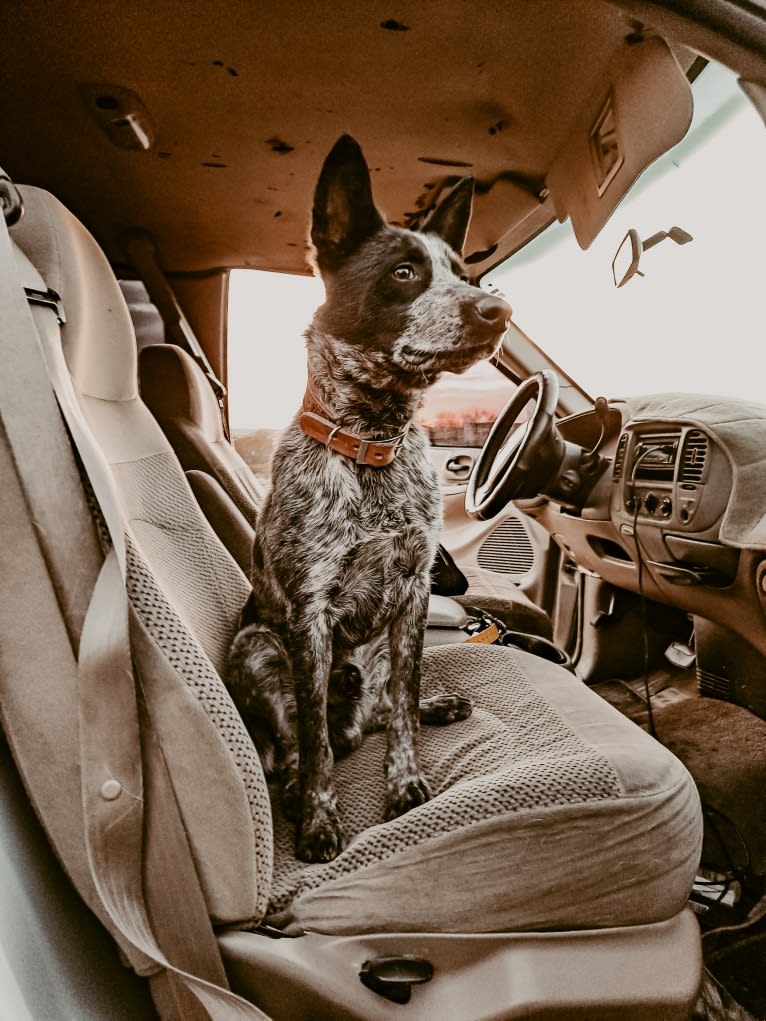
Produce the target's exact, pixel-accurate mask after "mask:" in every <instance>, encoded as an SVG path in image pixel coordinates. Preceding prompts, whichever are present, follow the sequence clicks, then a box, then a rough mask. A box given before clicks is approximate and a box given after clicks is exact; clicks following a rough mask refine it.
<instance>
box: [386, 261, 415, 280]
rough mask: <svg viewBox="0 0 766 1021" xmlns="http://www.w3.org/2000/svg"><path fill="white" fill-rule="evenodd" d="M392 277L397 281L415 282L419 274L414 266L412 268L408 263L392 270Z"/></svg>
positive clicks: (403, 263)
mask: <svg viewBox="0 0 766 1021" xmlns="http://www.w3.org/2000/svg"><path fill="white" fill-rule="evenodd" d="M391 275H392V276H393V277H394V279H395V280H414V279H415V277H416V276H417V273H416V272H415V267H414V266H411V265H410V264H409V263H408V262H402V263H400V265H398V266H395V267H394V268H393V269H392V270H391Z"/></svg>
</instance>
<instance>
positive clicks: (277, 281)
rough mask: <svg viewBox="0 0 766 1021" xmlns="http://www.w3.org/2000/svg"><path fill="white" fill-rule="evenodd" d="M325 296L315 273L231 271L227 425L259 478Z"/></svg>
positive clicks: (285, 418)
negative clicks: (308, 330) (308, 332)
mask: <svg viewBox="0 0 766 1021" xmlns="http://www.w3.org/2000/svg"><path fill="white" fill-rule="evenodd" d="M323 301H324V289H323V287H322V284H321V281H319V280H318V279H317V278H316V277H311V276H295V275H293V274H289V273H265V272H262V271H260V270H254V269H236V270H232V271H231V273H230V274H229V316H228V352H227V359H228V373H227V376H228V388H229V423H230V425H231V434H232V440H233V442H234V446H235V447H236V448H237V450H238V451H239V453H240V454H241V456H242V457H243V458H244V460H245V461H246V462H247V463H248V465H249V466H250V468H251V469H252V470H253V471H254V472H255V474H256V475H258V476H259V477H261V478H263V479H266V478H268V476H269V472H270V464H271V456H272V453H273V451H274V448H275V446H276V443H277V440H278V438H279V436H280V434H281V432H282V431H283V429H285V427H286V426H287V425H289V423H290V422H291V420H292V418H293V416H294V415H295V413H296V411H297V410H298V408H299V406H300V403H301V400H302V399H303V393H304V390H305V389H306V346H305V341H304V339H303V332H304V330H305V329H306V326H307V325H308V323H309V320H310V319H311V317H312V315H313V314H314V310H315V309H316V308H317V307H318V306H319V305H321V304H322V302H323Z"/></svg>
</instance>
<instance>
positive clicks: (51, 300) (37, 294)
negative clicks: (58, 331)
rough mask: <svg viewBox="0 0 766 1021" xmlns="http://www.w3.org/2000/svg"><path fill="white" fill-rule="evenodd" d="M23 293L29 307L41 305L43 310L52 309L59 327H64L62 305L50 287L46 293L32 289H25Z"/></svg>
mask: <svg viewBox="0 0 766 1021" xmlns="http://www.w3.org/2000/svg"><path fill="white" fill-rule="evenodd" d="M24 293H25V294H26V296H27V301H28V302H29V304H30V305H43V306H44V307H45V308H51V309H53V311H54V312H55V313H56V319H57V320H58V324H59V326H63V325H64V323H65V322H66V314H65V313H64V303H63V301H62V300H61V295H60V294H59V293H58V291H54V290H53V288H52V287H49V288H48V290H47V291H38V290H36V289H35V288H34V287H25V288H24Z"/></svg>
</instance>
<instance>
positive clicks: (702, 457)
mask: <svg viewBox="0 0 766 1021" xmlns="http://www.w3.org/2000/svg"><path fill="white" fill-rule="evenodd" d="M707 453H708V439H707V436H706V435H705V434H704V433H701V432H700V431H699V429H692V431H691V432H689V433H687V434H686V440H685V441H684V452H683V455H682V457H681V471H680V473H679V479H680V480H681V482H702V477H703V475H704V474H705V464H706V463H707Z"/></svg>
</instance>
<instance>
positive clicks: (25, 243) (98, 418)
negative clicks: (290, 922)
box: [13, 188, 272, 923]
mask: <svg viewBox="0 0 766 1021" xmlns="http://www.w3.org/2000/svg"><path fill="white" fill-rule="evenodd" d="M23 196H24V201H25V215H24V217H23V220H22V221H21V222H20V223H19V224H18V225H17V226H16V227H15V228H14V230H13V240H14V242H15V244H16V245H17V246H18V250H19V266H20V272H21V274H22V278H23V281H24V283H25V284H27V285H28V286H32V287H35V288H37V289H45V288H46V287H50V288H53V289H55V290H56V291H57V292H58V293H59V294H60V295H61V298H62V301H63V305H64V309H65V312H66V324H65V325H63V326H62V327H61V330H60V333H59V329H58V327H57V326H56V324H55V320H54V318H53V316H52V315H51V313H50V310H48V309H44V308H38V309H35V312H34V314H35V318H36V320H37V323H38V328H39V330H40V333H41V339H42V342H43V346H44V347H45V346H46V345H47V346H49V347H50V352H49V355H50V357H53V358H55V357H59V358H60V353H61V347H63V355H64V358H65V359H66V366H67V368H68V370H69V374H70V376H71V382H72V386H73V388H74V393H75V396H76V400H77V403H78V405H79V408H80V410H81V412H82V416H83V420H84V423H85V426H86V428H87V430H88V432H89V435H90V438H91V439H92V442H93V448H94V450H95V451H96V452H97V455H98V456H99V457H100V458H101V459H102V461H103V464H104V468H105V472H106V473H108V477H109V479H110V484H111V487H112V491H113V495H114V502H115V504H116V506H117V507H118V508H119V513H120V515H121V519H122V523H121V524H122V529H123V531H124V538H125V548H126V561H127V570H126V585H127V588H128V593H129V597H130V600H131V603H132V605H133V607H134V609H135V611H136V613H137V614H138V616H139V617H140V619H141V620H142V622H143V623H144V625H145V626H146V628H147V630H148V631H149V633H150V635H151V637H152V639H153V641H154V643H155V644H156V648H157V650H158V652H159V654H160V655H162V656H163V657H164V658H165V660H167V661H168V662H169V664H170V665H171V667H172V671H171V674H172V676H173V677H174V679H175V683H173V684H170V685H168V684H165V685H164V686H163V685H159V686H157V685H155V686H151V685H150V686H149V688H148V689H147V693H146V697H147V700H149V699H151V701H152V705H151V711H152V715H153V719H154V723H155V726H156V730H157V732H158V736H159V738H160V741H161V743H162V745H163V747H165V748H167V749H169V750H170V752H171V754H167V755H166V759H167V764H168V769H169V772H170V775H171V780H172V783H173V787H174V790H175V794H176V798H177V800H178V804H179V808H180V810H181V814H182V817H183V821H184V824H185V828H186V831H187V833H188V835H189V839H190V844H191V847H192V852H193V855H194V859H195V864H196V866H197V870H198V872H199V876H200V882H201V885H202V888H203V890H204V893H205V897H206V900H207V904H208V908H209V911H210V914H211V917H212V918H213V920H214V921H215V922H219V923H234V922H241V921H243V920H247V919H258V918H260V917H261V916H262V914H263V911H264V910H265V906H266V903H267V901H268V896H269V891H270V884H271V866H272V832H271V814H270V805H269V799H268V791H267V788H266V784H265V780H264V777H263V772H262V770H261V766H260V762H259V760H258V757H257V754H256V752H255V749H254V747H253V745H252V742H251V740H250V737H249V735H248V733H247V731H246V730H245V728H244V726H243V724H242V721H241V719H240V717H239V714H238V713H237V711H236V709H235V707H234V705H233V703H232V701H231V698H230V696H229V694H228V692H227V691H226V689H225V687H224V685H223V683H222V681H221V678H220V674H221V671H222V670H223V667H224V663H225V658H226V655H227V652H228V647H229V644H230V642H231V639H232V637H233V635H234V633H235V631H236V628H237V626H238V619H239V614H240V610H241V608H242V606H243V604H244V602H245V600H246V598H247V595H248V593H249V584H248V582H247V579H246V578H245V576H244V575H243V573H242V571H241V570H240V569H239V567H238V566H237V564H236V563H235V562H234V560H233V559H232V557H231V556H230V554H229V553H228V552H227V550H226V549H225V548H224V546H223V545H222V544H221V543H220V542H219V540H218V538H217V536H216V535H215V533H214V532H213V531H212V529H211V528H210V526H209V525H208V523H207V521H206V519H205V517H204V516H203V514H202V513H201V511H200V509H199V507H198V505H197V503H196V501H195V499H194V496H193V494H192V492H191V489H190V487H189V484H188V482H187V480H186V477H185V475H184V472H183V470H182V468H181V466H180V464H179V462H178V460H177V458H176V456H175V454H174V452H173V450H172V448H171V447H170V444H169V443H168V441H167V439H166V438H165V435H164V434H163V432H162V430H161V429H160V428H159V427H158V425H157V423H156V422H155V420H154V418H153V416H152V414H151V412H150V411H149V410H148V409H147V408H146V406H145V405H144V403H143V401H142V400H141V398H140V397H139V395H138V385H137V366H136V345H135V337H134V334H133V328H132V324H131V320H130V317H129V315H128V311H127V308H126V305H125V301H124V299H123V297H122V294H121V292H120V289H119V287H118V285H117V282H116V280H115V278H114V275H113V273H112V270H111V267H110V266H109V264H108V262H107V260H106V258H105V256H104V255H103V253H102V252H101V250H100V248H99V247H98V245H97V244H96V242H95V241H94V240H93V238H92V237H91V236H90V235H89V234H88V232H87V231H86V230H85V229H84V228H83V227H82V225H81V224H80V223H79V222H78V221H77V220H76V219H75V218H74V217H73V216H72V215H71V214H70V213H69V212H68V211H67V210H66V209H65V208H64V207H63V206H62V205H61V204H60V203H59V202H58V201H57V200H56V199H54V198H53V197H52V196H51V195H49V194H47V193H46V192H43V191H40V190H38V189H35V188H25V189H23ZM57 346H58V348H59V350H58V351H56V350H55V348H56V347H57ZM78 552H79V551H76V554H75V558H73V560H74V561H75V562H76V557H77V553H78ZM69 566H70V567H73V566H74V563H73V564H71V565H69ZM44 638H45V636H44V635H43V636H41V641H35V640H32V641H30V642H29V657H30V659H35V657H37V659H38V670H41V671H43V672H44V673H43V678H42V683H43V686H45V685H46V684H47V685H48V686H50V684H52V683H53V682H54V679H53V677H51V676H50V674H49V670H50V663H48V662H46V655H45V648H44V644H45V643H44ZM38 646H39V648H38ZM62 719H63V717H62ZM29 725H30V726H34V720H33V717H32V715H31V714H30V718H29ZM73 728H74V734H73V733H71V731H72V729H73ZM65 729H67V733H66V734H65V735H59V737H61V738H62V740H60V741H58V742H57V741H55V740H52V739H51V738H50V736H49V735H48V734H43V735H41V741H42V742H44V743H45V745H46V747H45V748H44V755H45V756H46V759H47V762H46V767H45V768H46V770H48V771H49V772H50V771H51V770H54V771H55V775H58V776H59V777H60V778H61V780H60V782H61V783H62V784H63V788H64V789H65V790H66V791H67V792H68V796H69V797H70V798H71V800H72V804H71V805H69V806H68V807H69V811H70V813H71V819H72V824H71V825H72V826H73V827H74V826H76V825H77V820H78V819H79V818H81V813H80V811H79V807H78V805H77V804H75V803H74V800H75V798H76V799H77V801H78V802H79V791H78V780H77V772H78V766H77V756H76V755H74V756H73V755H72V742H73V741H76V718H74V719H72V718H71V714H69V715H68V716H67V721H66V724H65ZM66 810H67V806H65V805H62V806H60V807H59V810H58V812H59V815H60V816H61V817H62V819H65V818H66ZM63 828H64V829H65V828H66V827H65V825H63Z"/></svg>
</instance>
